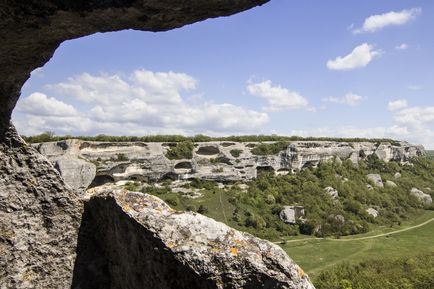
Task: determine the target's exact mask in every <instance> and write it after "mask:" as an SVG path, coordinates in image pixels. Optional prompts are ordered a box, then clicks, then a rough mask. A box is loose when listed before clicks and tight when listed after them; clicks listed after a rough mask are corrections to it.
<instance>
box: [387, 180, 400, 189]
mask: <svg viewBox="0 0 434 289" xmlns="http://www.w3.org/2000/svg"><path fill="white" fill-rule="evenodd" d="M397 186H398V185H397V184H396V183H395V182H392V181H389V180H387V181H386V187H391V188H396V187H397Z"/></svg>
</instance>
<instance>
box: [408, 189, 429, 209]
mask: <svg viewBox="0 0 434 289" xmlns="http://www.w3.org/2000/svg"><path fill="white" fill-rule="evenodd" d="M410 194H411V195H413V196H415V197H416V198H418V199H419V200H420V201H421V202H423V203H424V204H426V205H430V204H432V197H431V195H429V194H426V193H424V192H423V191H421V190H419V189H417V188H411V190H410Z"/></svg>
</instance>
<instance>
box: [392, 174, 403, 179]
mask: <svg viewBox="0 0 434 289" xmlns="http://www.w3.org/2000/svg"><path fill="white" fill-rule="evenodd" d="M393 176H394V178H395V179H399V178H400V177H401V173H395V174H394V175H393Z"/></svg>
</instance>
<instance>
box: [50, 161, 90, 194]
mask: <svg viewBox="0 0 434 289" xmlns="http://www.w3.org/2000/svg"><path fill="white" fill-rule="evenodd" d="M54 167H55V168H56V169H57V170H58V171H59V172H60V174H61V175H62V178H63V179H64V180H65V182H66V183H67V184H68V185H70V186H71V187H72V189H74V190H75V191H84V190H86V189H87V188H88V187H89V185H90V184H91V183H92V181H93V180H94V178H95V175H96V166H95V165H94V164H93V163H91V162H88V161H85V160H82V159H79V158H77V157H74V156H71V155H65V156H62V157H60V158H58V159H57V160H56V161H55V163H54Z"/></svg>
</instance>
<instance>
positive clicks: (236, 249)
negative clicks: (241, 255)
mask: <svg viewBox="0 0 434 289" xmlns="http://www.w3.org/2000/svg"><path fill="white" fill-rule="evenodd" d="M231 254H232V256H237V255H238V248H236V247H232V248H231Z"/></svg>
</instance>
